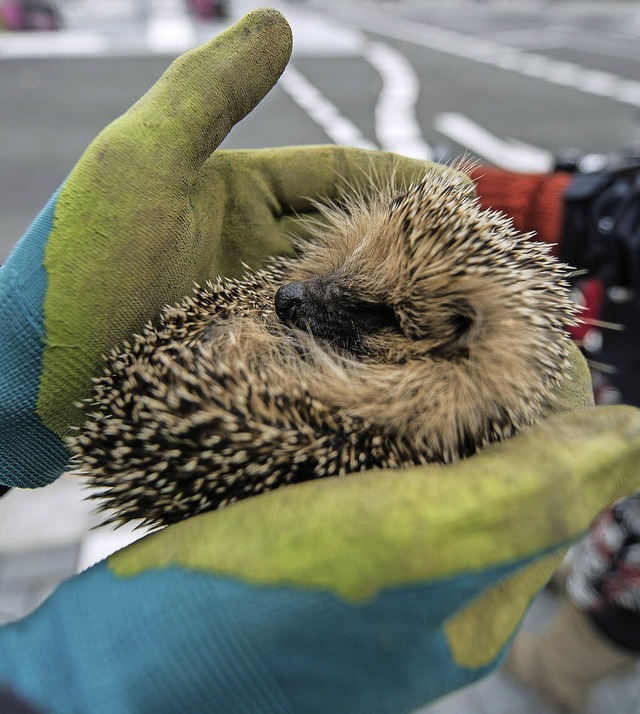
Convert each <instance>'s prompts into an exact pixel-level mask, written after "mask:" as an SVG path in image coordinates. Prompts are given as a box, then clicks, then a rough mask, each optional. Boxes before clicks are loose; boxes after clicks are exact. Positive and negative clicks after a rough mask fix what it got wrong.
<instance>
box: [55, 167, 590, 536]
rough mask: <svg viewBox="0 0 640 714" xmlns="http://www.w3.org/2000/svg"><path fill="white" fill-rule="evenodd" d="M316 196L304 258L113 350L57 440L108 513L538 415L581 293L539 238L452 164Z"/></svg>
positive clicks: (458, 437) (270, 484) (140, 514)
mask: <svg viewBox="0 0 640 714" xmlns="http://www.w3.org/2000/svg"><path fill="white" fill-rule="evenodd" d="M320 210H321V214H322V218H321V220H317V221H315V222H314V223H313V225H312V226H311V231H312V233H313V237H312V240H311V241H304V242H303V241H298V242H297V245H296V247H297V254H296V255H295V257H290V258H282V257H280V258H275V259H273V260H272V262H271V263H270V264H269V265H268V266H267V267H266V268H265V269H261V270H255V271H252V270H247V273H246V274H245V276H244V278H243V279H242V280H235V279H228V278H223V277H218V278H216V279H215V280H214V281H213V282H210V283H207V285H206V286H205V287H204V288H201V287H198V286H196V288H195V290H194V294H193V295H191V296H189V297H186V298H185V299H184V300H183V301H182V302H180V303H179V304H177V305H175V306H172V307H168V308H166V309H165V310H164V312H163V314H162V315H161V317H160V319H159V322H158V324H157V325H156V326H154V325H152V324H149V325H147V326H146V327H145V329H144V331H143V332H142V334H141V335H138V336H136V337H135V338H134V339H133V340H132V342H131V343H127V344H125V345H124V347H122V348H121V349H120V350H118V351H114V352H113V353H112V355H111V356H110V357H109V358H108V363H107V367H106V369H105V372H104V375H103V376H102V377H100V378H99V379H97V380H96V383H95V387H94V391H93V394H92V397H91V398H90V400H88V402H89V404H90V406H89V407H88V411H87V415H86V417H87V421H86V423H85V424H84V425H83V426H82V427H81V429H80V430H79V431H78V432H77V433H76V434H74V435H73V436H72V437H71V438H70V439H69V441H68V443H69V446H70V448H71V451H72V454H73V458H72V469H73V472H74V473H76V474H82V475H84V476H85V477H86V479H87V481H88V483H89V485H90V486H93V487H97V490H96V492H95V493H94V494H93V495H92V497H94V498H99V499H100V505H99V507H100V508H101V509H103V510H107V511H109V512H110V516H109V517H108V520H109V521H111V522H115V523H124V522H127V521H130V520H134V519H143V521H144V523H145V524H146V525H149V526H154V527H155V526H160V525H163V524H167V523H171V522H175V521H179V520H182V519H184V518H187V517H189V516H192V515H194V514H197V513H200V512H203V511H207V510H212V509H216V508H220V507H223V506H226V505H228V504H230V503H232V502H234V501H236V500H238V499H241V498H246V497H248V496H252V495H255V494H259V493H261V492H263V491H268V490H271V489H274V488H277V487H280V486H284V485H286V484H290V483H294V482H299V481H304V480H308V479H315V478H320V477H325V476H332V475H345V474H348V473H353V472H358V471H362V470H364V469H371V468H397V467H406V466H410V465H416V464H422V463H427V462H440V463H449V462H452V461H455V460H457V459H459V458H462V457H466V456H470V455H472V454H473V453H475V452H476V451H477V450H478V449H479V448H481V447H483V446H484V445H486V444H489V443H491V442H494V441H499V440H502V439H504V438H506V437H509V436H511V435H512V434H514V433H516V432H518V431H519V430H521V429H523V428H524V427H527V426H529V425H531V424H533V423H534V422H535V421H536V420H537V419H538V418H539V417H540V415H541V413H542V412H543V409H544V407H545V405H546V404H547V403H548V402H549V400H550V399H551V394H552V392H553V390H554V388H555V387H556V386H557V385H558V383H559V381H560V380H561V378H562V377H563V374H564V373H565V371H566V369H567V366H568V337H567V336H566V332H565V326H566V325H567V324H571V323H573V322H574V321H575V312H576V308H575V305H574V303H573V302H572V300H571V297H570V289H569V285H568V283H567V277H568V273H569V269H568V267H567V266H565V265H563V264H562V263H560V262H558V261H557V260H556V259H555V258H553V257H552V256H551V254H550V248H549V246H548V245H546V244H543V243H539V242H535V241H534V240H532V237H531V236H529V235H524V234H520V233H518V232H517V231H516V230H515V229H514V227H513V225H512V223H511V221H510V219H508V218H507V217H505V216H503V215H500V214H498V213H496V212H492V211H486V210H482V209H481V208H480V206H479V204H478V202H477V199H476V198H475V197H474V196H473V193H472V191H471V190H470V184H469V183H468V182H467V181H466V179H463V178H461V177H460V174H459V173H457V172H456V171H454V170H451V169H448V170H445V171H444V172H442V173H435V172H433V173H429V174H428V175H427V176H425V177H424V178H423V179H422V180H420V181H418V182H416V183H414V184H412V185H411V186H410V187H409V188H408V189H407V190H404V191H397V190H395V189H394V188H389V189H388V190H386V191H380V190H377V191H373V190H369V191H368V192H365V191H361V192H360V193H357V192H356V193H354V194H353V195H352V196H351V198H348V199H344V200H343V201H342V203H341V204H340V205H328V206H323V207H320Z"/></svg>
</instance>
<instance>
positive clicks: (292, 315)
mask: <svg viewBox="0 0 640 714" xmlns="http://www.w3.org/2000/svg"><path fill="white" fill-rule="evenodd" d="M303 298H304V289H303V286H302V283H299V282H295V283H287V284H286V285H283V286H282V287H280V288H278V290H277V292H276V296H275V308H276V315H277V316H278V317H279V318H280V320H282V322H286V323H295V322H296V318H297V317H298V315H299V313H300V306H301V305H302V301H303Z"/></svg>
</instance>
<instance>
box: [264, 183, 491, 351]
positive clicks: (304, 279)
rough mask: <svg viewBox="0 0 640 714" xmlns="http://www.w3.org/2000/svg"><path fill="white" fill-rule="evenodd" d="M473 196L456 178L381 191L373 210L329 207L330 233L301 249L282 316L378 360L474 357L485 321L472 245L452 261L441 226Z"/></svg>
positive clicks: (280, 296)
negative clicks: (470, 270) (468, 279)
mask: <svg viewBox="0 0 640 714" xmlns="http://www.w3.org/2000/svg"><path fill="white" fill-rule="evenodd" d="M427 187H428V190H427ZM452 188H453V189H455V192H454V195H453V196H449V195H447V191H450V190H451V189H452ZM433 194H436V195H435V196H434V195H433ZM472 200H473V199H472V197H470V196H469V190H468V187H467V186H466V185H460V184H456V183H454V184H453V185H451V184H448V185H447V186H446V190H444V189H442V190H441V191H440V194H439V193H438V187H437V186H436V188H435V189H434V188H433V187H432V186H431V185H429V184H427V183H425V182H423V183H419V184H417V185H416V186H414V187H412V188H411V189H410V190H409V191H408V192H407V193H405V194H401V195H399V196H395V197H393V198H390V197H389V196H388V195H386V196H379V197H377V198H376V199H374V200H373V204H372V203H369V204H368V205H367V210H366V211H365V212H363V211H361V210H360V211H358V210H357V209H354V208H353V207H351V208H352V210H347V211H345V212H337V213H331V212H329V213H328V214H327V217H328V218H329V221H330V224H331V230H329V231H328V232H327V233H326V234H325V235H324V236H321V237H320V238H321V239H320V241H319V243H318V244H316V245H315V246H313V247H311V248H310V247H309V246H308V245H304V246H303V247H302V256H301V258H300V260H299V261H298V262H297V264H296V269H295V270H294V271H293V274H292V275H291V276H290V277H291V278H292V281H291V282H289V283H286V284H284V285H282V286H281V287H280V288H279V290H278V291H277V293H276V295H275V301H274V302H275V305H274V306H275V310H276V314H277V315H278V317H279V318H280V320H281V321H282V322H283V323H285V324H287V325H290V326H294V327H296V328H299V329H302V330H306V331H308V332H310V333H311V334H312V335H314V336H315V337H316V338H318V339H320V340H323V341H326V342H329V343H330V344H331V345H333V346H334V347H338V348H344V349H347V350H349V351H350V352H351V353H355V354H356V355H359V356H361V357H363V358H368V359H371V360H375V361H378V362H386V363H404V362H406V361H407V360H410V359H421V358H427V357H428V358H432V357H439V358H446V359H457V358H461V357H466V356H468V353H469V349H470V347H471V344H472V343H473V341H474V340H475V339H476V338H477V337H478V336H479V334H480V329H479V327H480V325H481V324H482V320H481V310H480V309H479V307H478V306H477V305H476V304H475V301H474V303H472V301H471V299H470V298H469V295H470V294H473V293H474V289H473V288H471V289H468V288H467V287H466V286H465V277H464V276H465V273H466V266H465V264H464V263H465V260H466V259H467V258H468V257H471V259H473V258H472V255H473V252H474V251H473V250H472V249H470V244H469V242H467V245H465V246H464V250H459V251H457V258H458V260H459V261H460V262H459V264H458V265H457V266H455V265H454V266H452V265H451V259H450V253H451V250H453V248H452V243H451V232H450V231H443V225H446V226H447V227H449V226H451V225H452V224H453V225H454V227H455V219H456V215H455V212H458V213H459V212H460V205H461V203H466V204H469V202H470V201H472ZM467 213H469V212H468V211H467ZM471 213H472V214H473V212H471ZM467 220H469V219H468V216H467ZM443 233H444V235H443ZM443 262H444V263H445V265H442V263H443ZM452 268H453V270H452ZM456 274H457V275H458V276H461V278H460V279H456V277H455V276H456ZM452 276H453V277H454V279H452Z"/></svg>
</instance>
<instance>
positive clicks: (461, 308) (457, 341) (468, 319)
mask: <svg viewBox="0 0 640 714" xmlns="http://www.w3.org/2000/svg"><path fill="white" fill-rule="evenodd" d="M451 323H452V326H453V328H454V339H453V344H454V345H455V346H456V347H457V348H458V350H459V351H460V353H461V355H464V354H465V353H467V355H466V356H468V352H469V349H470V347H471V345H472V344H473V342H474V341H475V340H476V338H477V336H478V333H479V332H480V323H481V319H480V313H479V312H478V311H477V310H476V309H475V308H474V307H473V305H471V303H469V302H467V301H466V300H460V301H458V302H456V304H455V306H454V311H453V313H452V315H451Z"/></svg>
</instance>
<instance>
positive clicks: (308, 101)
mask: <svg viewBox="0 0 640 714" xmlns="http://www.w3.org/2000/svg"><path fill="white" fill-rule="evenodd" d="M279 86H280V87H282V89H284V91H285V92H286V93H287V94H288V95H289V96H290V97H291V99H293V101H294V102H295V103H296V104H297V105H298V106H299V107H301V108H302V109H304V111H305V112H306V113H307V114H308V115H309V116H310V117H311V119H313V121H314V122H315V123H316V124H317V125H318V126H319V127H320V128H321V129H322V130H323V131H324V133H325V134H326V135H327V136H328V137H329V138H330V139H331V140H332V141H333V142H335V143H336V144H344V145H346V146H355V147H358V148H361V149H377V148H378V147H377V146H376V145H375V144H374V143H373V142H372V141H369V140H368V139H367V138H366V137H365V136H364V135H363V134H362V132H361V131H360V129H358V127H357V126H356V125H355V124H354V123H353V122H352V121H351V120H349V119H347V117H345V116H343V115H342V114H340V111H339V110H338V108H337V107H336V106H335V104H333V103H332V102H330V101H329V100H328V99H327V98H326V97H325V96H324V95H323V94H322V93H321V92H320V91H319V90H318V89H317V88H316V87H315V86H314V85H313V84H311V82H309V80H308V79H307V78H306V77H305V76H304V75H302V74H300V72H298V70H297V69H296V68H295V67H294V66H293V65H292V64H289V66H288V67H287V69H286V70H285V72H284V74H283V75H282V77H280V82H279Z"/></svg>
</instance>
